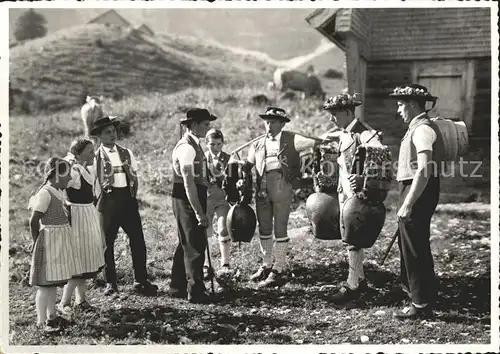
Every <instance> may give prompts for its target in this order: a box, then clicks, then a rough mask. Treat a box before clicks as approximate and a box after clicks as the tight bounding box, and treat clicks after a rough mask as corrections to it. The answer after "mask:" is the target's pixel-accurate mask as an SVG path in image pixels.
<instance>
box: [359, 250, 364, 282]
mask: <svg viewBox="0 0 500 354" xmlns="http://www.w3.org/2000/svg"><path fill="white" fill-rule="evenodd" d="M359 258H360V260H359V272H358V278H359V281H362V280H364V279H365V267H363V261H364V260H365V250H364V249H363V248H362V249H360V250H359Z"/></svg>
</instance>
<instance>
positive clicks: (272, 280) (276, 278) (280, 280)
mask: <svg viewBox="0 0 500 354" xmlns="http://www.w3.org/2000/svg"><path fill="white" fill-rule="evenodd" d="M285 283H286V278H285V276H284V275H283V273H282V272H278V271H276V270H274V269H272V270H271V272H270V273H269V275H268V276H267V278H266V279H265V280H263V281H261V282H260V283H259V285H257V287H258V288H274V287H275V286H282V285H284V284H285Z"/></svg>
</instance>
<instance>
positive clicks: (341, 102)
mask: <svg viewBox="0 0 500 354" xmlns="http://www.w3.org/2000/svg"><path fill="white" fill-rule="evenodd" d="M360 104H361V100H359V98H358V94H354V95H352V96H351V95H349V94H348V93H341V94H339V95H337V96H334V97H330V98H329V99H328V100H327V101H326V102H325V104H324V105H323V109H325V110H329V109H346V108H353V107H356V106H359V105H360Z"/></svg>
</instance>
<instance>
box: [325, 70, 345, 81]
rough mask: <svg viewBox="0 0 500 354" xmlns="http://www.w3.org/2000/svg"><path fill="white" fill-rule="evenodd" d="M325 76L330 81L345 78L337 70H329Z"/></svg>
mask: <svg viewBox="0 0 500 354" xmlns="http://www.w3.org/2000/svg"><path fill="white" fill-rule="evenodd" d="M323 76H324V77H326V78H328V79H342V78H343V77H344V74H343V73H342V72H340V71H338V70H335V69H328V70H326V71H325V73H324V74H323Z"/></svg>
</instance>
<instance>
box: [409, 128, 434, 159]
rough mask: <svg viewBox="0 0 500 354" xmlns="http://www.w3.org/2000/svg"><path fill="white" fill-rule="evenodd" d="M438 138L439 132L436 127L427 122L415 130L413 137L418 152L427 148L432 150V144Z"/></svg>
mask: <svg viewBox="0 0 500 354" xmlns="http://www.w3.org/2000/svg"><path fill="white" fill-rule="evenodd" d="M436 139H437V134H436V132H435V131H434V129H432V128H431V127H429V126H428V125H425V124H423V125H420V126H418V127H417V128H416V129H415V131H414V132H413V137H412V141H413V144H414V145H415V149H416V150H417V153H419V152H422V151H426V150H427V151H432V144H434V142H435V141H436Z"/></svg>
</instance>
